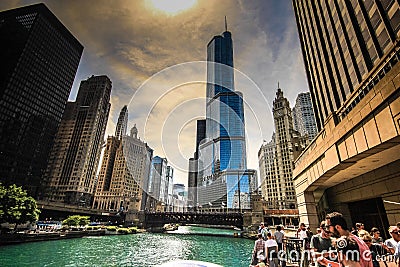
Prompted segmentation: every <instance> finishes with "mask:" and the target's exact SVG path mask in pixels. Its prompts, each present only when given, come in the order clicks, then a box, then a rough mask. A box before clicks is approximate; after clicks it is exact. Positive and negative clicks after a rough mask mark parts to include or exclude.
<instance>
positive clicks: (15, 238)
mask: <svg viewBox="0 0 400 267" xmlns="http://www.w3.org/2000/svg"><path fill="white" fill-rule="evenodd" d="M104 234H105V230H103V229H99V230H91V231H57V232H37V233H36V232H33V233H5V234H1V235H0V246H4V245H13V244H21V243H27V242H39V241H50V240H61V239H70V238H81V237H84V236H100V235H104Z"/></svg>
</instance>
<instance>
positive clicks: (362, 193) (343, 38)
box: [293, 0, 400, 229]
mask: <svg viewBox="0 0 400 267" xmlns="http://www.w3.org/2000/svg"><path fill="white" fill-rule="evenodd" d="M293 7H294V12H295V15H296V22H297V27H298V32H299V37H300V44H301V50H302V53H303V58H304V65H305V70H306V75H307V79H308V84H309V87H310V92H311V99H312V103H313V108H314V113H315V115H316V122H317V127H318V130H319V134H318V135H317V136H316V138H315V139H314V140H313V142H312V143H311V144H310V145H309V146H308V148H307V150H306V151H304V152H303V154H302V155H301V156H300V158H299V159H298V160H297V161H296V162H295V169H294V182H295V188H296V195H297V201H298V205H299V213H300V216H301V218H300V219H301V221H302V222H305V223H309V224H310V225H311V228H312V227H316V226H317V225H318V223H319V220H320V219H321V218H323V217H324V215H325V213H326V212H329V211H330V210H338V211H340V212H342V213H343V214H344V216H345V217H346V219H347V220H348V222H352V223H353V224H354V223H356V222H359V221H362V222H364V223H365V227H366V228H370V227H372V226H376V227H378V228H380V229H387V227H388V226H389V224H394V223H395V222H396V220H397V221H398V219H399V218H398V217H396V215H395V214H400V207H399V206H398V205H395V204H393V202H398V200H399V199H398V195H399V193H398V192H399V191H398V188H397V187H396V186H393V185H396V184H398V182H397V181H398V180H399V178H400V177H399V176H400V153H398V152H399V151H400V136H399V133H400V127H399V123H398V122H399V116H400V109H399V94H400V93H399V92H400V91H399V87H400V86H399V83H398V78H397V77H399V72H400V64H399V63H398V61H399V60H400V52H399V51H400V46H399V44H400V43H399V42H398V40H399V36H400V9H399V2H398V1H384V0H376V1H373V0H365V1H356V0H351V1H343V0H340V1H339V0H337V1H315V0H314V1H305V0H293Z"/></svg>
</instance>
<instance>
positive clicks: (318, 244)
mask: <svg viewBox="0 0 400 267" xmlns="http://www.w3.org/2000/svg"><path fill="white" fill-rule="evenodd" d="M319 229H320V234H317V235H314V236H312V238H311V242H310V250H311V254H312V257H313V259H315V260H316V259H317V258H319V257H321V256H322V257H329V258H333V256H335V255H333V254H332V252H333V246H332V242H333V238H332V237H331V232H329V230H328V229H327V225H326V221H322V222H321V223H320V227H319ZM318 266H322V265H321V264H318Z"/></svg>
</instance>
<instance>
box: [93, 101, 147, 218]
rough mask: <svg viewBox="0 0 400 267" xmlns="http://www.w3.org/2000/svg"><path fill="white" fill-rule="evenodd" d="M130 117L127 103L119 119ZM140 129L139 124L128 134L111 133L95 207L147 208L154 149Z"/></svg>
mask: <svg viewBox="0 0 400 267" xmlns="http://www.w3.org/2000/svg"><path fill="white" fill-rule="evenodd" d="M127 117H128V111H127V108H126V106H125V107H124V108H123V109H122V110H121V113H120V116H119V118H118V121H125V119H124V118H127ZM116 128H117V129H119V128H126V125H125V126H124V125H119V124H117V127H116ZM116 132H119V131H116ZM137 133H138V131H137V128H136V125H135V126H133V128H132V129H131V133H130V135H124V137H123V138H122V139H118V138H117V137H114V136H109V137H108V139H107V146H106V149H105V152H104V156H103V161H102V165H101V169H100V173H99V178H98V183H97V187H96V192H95V195H94V201H93V208H95V209H101V210H108V211H110V210H111V211H139V210H142V209H143V206H144V203H143V202H144V201H143V200H144V197H143V195H144V192H143V189H144V186H145V183H146V180H147V179H148V178H149V174H150V165H151V158H152V155H153V150H152V149H151V148H149V146H147V144H146V143H145V142H143V141H142V140H140V139H139V138H138V136H137Z"/></svg>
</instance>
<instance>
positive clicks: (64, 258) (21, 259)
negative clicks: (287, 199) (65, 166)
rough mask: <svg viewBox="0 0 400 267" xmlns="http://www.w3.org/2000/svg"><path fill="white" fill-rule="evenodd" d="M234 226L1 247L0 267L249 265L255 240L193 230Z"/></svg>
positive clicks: (224, 232)
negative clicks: (192, 262)
mask: <svg viewBox="0 0 400 267" xmlns="http://www.w3.org/2000/svg"><path fill="white" fill-rule="evenodd" d="M199 232H201V233H211V234H215V233H222V234H232V235H233V233H234V231H233V230H221V229H212V228H202V227H195V226H180V227H179V229H178V231H176V233H162V234H158V233H157V234H156V233H140V234H133V235H113V236H100V237H84V238H76V239H68V240H57V241H45V242H34V243H25V244H20V245H10V246H3V247H0V266H2V267H5V266H13V267H14V266H133V267H147V266H157V265H160V264H162V263H165V262H168V261H171V260H176V259H184V260H200V261H208V262H212V263H216V264H220V265H222V266H227V267H228V266H229V267H248V266H249V264H250V257H251V252H252V249H253V246H254V241H253V240H248V239H243V238H233V237H224V236H218V237H215V236H199V235H193V233H199Z"/></svg>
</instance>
